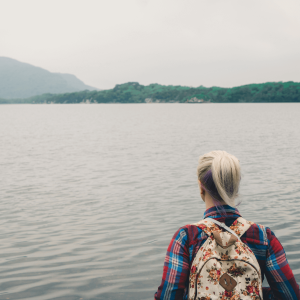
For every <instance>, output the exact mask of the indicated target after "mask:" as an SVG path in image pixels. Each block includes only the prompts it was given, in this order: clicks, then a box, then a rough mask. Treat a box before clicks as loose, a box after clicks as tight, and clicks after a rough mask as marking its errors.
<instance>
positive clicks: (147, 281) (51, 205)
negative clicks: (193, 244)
mask: <svg viewBox="0 0 300 300" xmlns="http://www.w3.org/2000/svg"><path fill="white" fill-rule="evenodd" d="M0 141H1V142H0V154H1V155H0V179H1V180H0V182H1V188H0V199H1V206H0V209H1V218H0V220H1V234H0V299H1V300H2V299H10V300H11V299H22V300H25V299H32V300H46V299H56V300H58V299H59V300H84V299H90V300H92V299H111V300H119V299H120V300H121V299H122V300H127V299H128V300H129V299H130V300H150V299H153V295H154V293H155V291H156V290H157V287H158V286H159V284H160V282H161V276H162V269H163V261H164V257H165V253H166V249H167V246H168V244H169V242H170V240H171V237H172V236H173V234H174V233H175V231H176V230H177V229H178V228H179V227H181V226H183V225H185V224H190V223H194V222H197V221H199V220H201V219H202V217H203V213H204V210H205V208H204V203H203V202H202V200H201V199H200V196H199V191H198V185H197V176H196V167H197V162H198V157H199V156H200V155H202V154H204V153H206V152H209V151H211V150H225V151H227V152H229V153H231V154H233V155H235V156H237V157H238V158H239V160H240V162H241V167H242V181H241V189H240V200H242V203H241V205H240V206H239V210H240V212H241V214H242V215H243V217H244V218H246V219H248V220H251V221H253V222H257V223H260V224H263V225H266V226H269V227H271V229H272V230H273V231H274V232H275V234H276V235H277V237H278V238H279V239H280V241H281V243H282V244H283V246H284V248H285V250H286V253H287V258H288V260H289V263H290V265H291V267H292V269H293V272H294V274H295V276H296V280H297V282H298V283H300V221H299V216H300V175H299V172H300V104H297V103H289V104H283V103H282V104H248V103H245V104H91V105H85V104H82V105H72V104H67V105H1V106H0Z"/></svg>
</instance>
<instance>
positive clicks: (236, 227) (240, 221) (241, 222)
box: [230, 217, 254, 237]
mask: <svg viewBox="0 0 300 300" xmlns="http://www.w3.org/2000/svg"><path fill="white" fill-rule="evenodd" d="M252 224H254V223H253V222H251V221H247V220H245V219H244V218H242V217H239V218H237V219H236V220H235V221H234V222H233V223H232V225H231V226H230V229H231V230H232V231H234V232H235V233H236V234H237V235H238V236H239V237H241V236H242V235H243V234H244V233H245V232H246V231H247V230H248V229H249V228H250V227H251V225H252Z"/></svg>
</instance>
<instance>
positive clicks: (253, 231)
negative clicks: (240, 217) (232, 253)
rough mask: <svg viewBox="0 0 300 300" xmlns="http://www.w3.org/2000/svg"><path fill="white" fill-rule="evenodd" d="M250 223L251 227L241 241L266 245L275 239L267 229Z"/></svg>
mask: <svg viewBox="0 0 300 300" xmlns="http://www.w3.org/2000/svg"><path fill="white" fill-rule="evenodd" d="M250 223H251V226H250V227H249V229H248V230H247V231H246V232H245V233H244V234H243V236H242V239H245V240H246V241H247V242H250V243H254V244H260V245H268V244H270V241H271V240H272V239H274V238H276V237H275V234H274V233H273V231H272V230H271V229H270V228H269V227H266V226H264V225H261V224H259V223H253V222H250Z"/></svg>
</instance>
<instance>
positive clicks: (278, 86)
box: [0, 81, 300, 104]
mask: <svg viewBox="0 0 300 300" xmlns="http://www.w3.org/2000/svg"><path fill="white" fill-rule="evenodd" d="M194 97H196V98H197V99H203V100H204V101H210V102H215V103H238V102H254V103H263V102H300V83H297V82H292V81H290V82H268V83H262V84H249V85H244V86H239V87H233V88H220V87H209V88H206V87H203V86H200V87H186V86H171V85H170V86H164V85H160V84H150V85H148V86H144V85H141V84H139V83H138V82H128V83H124V84H117V85H116V86H115V87H114V88H113V89H110V90H102V91H88V90H85V91H82V92H75V93H64V94H43V95H38V96H34V97H30V98H27V99H0V103H2V104H4V103H82V102H90V103H144V102H145V99H151V101H152V102H166V103H167V102H180V103H184V102H187V101H188V100H189V99H191V98H194Z"/></svg>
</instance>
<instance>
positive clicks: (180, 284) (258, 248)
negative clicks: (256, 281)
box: [154, 205, 300, 300]
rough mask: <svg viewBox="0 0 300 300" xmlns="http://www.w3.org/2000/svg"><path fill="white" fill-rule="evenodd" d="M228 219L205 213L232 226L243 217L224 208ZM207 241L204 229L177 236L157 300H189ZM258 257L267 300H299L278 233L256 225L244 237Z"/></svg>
mask: <svg viewBox="0 0 300 300" xmlns="http://www.w3.org/2000/svg"><path fill="white" fill-rule="evenodd" d="M223 207H224V209H225V211H226V214H227V216H226V217H222V216H221V215H220V214H219V212H218V211H217V209H216V207H211V208H209V209H208V210H206V211H205V213H204V218H214V219H216V220H218V221H220V222H223V223H225V224H226V225H227V226H231V225H232V223H233V222H234V221H235V220H236V219H237V218H238V217H240V216H241V215H240V213H239V211H238V210H237V209H235V208H233V207H231V206H228V205H224V206H223ZM206 239H207V235H206V234H205V233H204V232H203V231H202V229H201V228H199V227H197V226H195V225H186V226H183V227H181V228H179V229H178V230H177V232H176V233H175V234H174V236H173V238H172V240H171V242H170V244H169V247H168V250H167V254H166V258H165V262H164V268H163V277H162V282H161V285H160V286H159V287H158V291H157V292H156V293H155V296H154V299H155V300H179V299H180V300H185V299H187V287H188V282H189V274H190V267H191V264H192V262H193V260H194V258H195V256H196V254H197V252H198V250H199V248H200V247H201V245H202V244H203V243H204V242H205V240H206ZM241 240H242V242H244V243H245V244H247V245H248V246H249V247H250V249H251V250H252V251H253V253H254V254H255V256H256V258H257V260H258V262H259V265H260V268H261V272H262V277H263V278H264V276H266V278H267V281H268V283H269V285H270V287H269V288H263V297H264V299H269V300H279V299H280V300H296V299H297V300H299V299H300V290H299V285H298V284H297V282H296V280H295V277H294V275H293V272H292V270H291V268H290V266H289V264H288V261H287V259H286V256H285V252H284V249H283V247H282V245H281V243H280V242H279V240H278V239H277V238H276V236H275V235H274V233H273V232H272V231H271V229H270V228H268V227H263V226H261V225H259V224H253V225H252V226H251V227H250V228H249V229H248V230H247V231H246V232H245V233H244V235H243V236H242V237H241Z"/></svg>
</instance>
